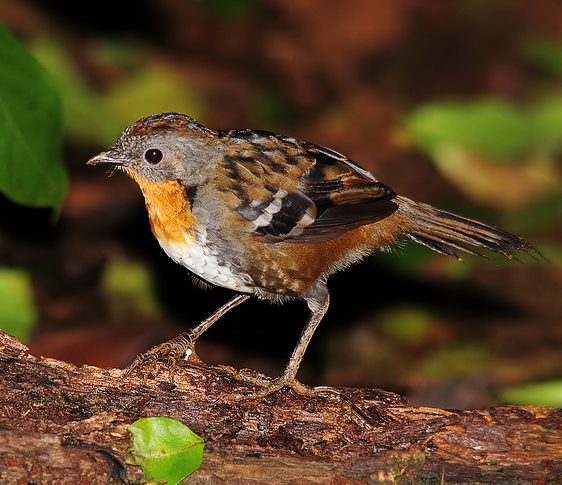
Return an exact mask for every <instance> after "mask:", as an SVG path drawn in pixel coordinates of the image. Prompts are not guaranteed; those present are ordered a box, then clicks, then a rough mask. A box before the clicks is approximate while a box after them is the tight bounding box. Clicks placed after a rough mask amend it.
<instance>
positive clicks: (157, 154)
mask: <svg viewBox="0 0 562 485" xmlns="http://www.w3.org/2000/svg"><path fill="white" fill-rule="evenodd" d="M162 156H163V155H162V152H161V151H160V150H158V148H151V149H150V150H147V151H146V152H144V159H145V160H146V161H147V162H148V163H152V164H153V165H156V164H157V163H160V161H161V160H162Z"/></svg>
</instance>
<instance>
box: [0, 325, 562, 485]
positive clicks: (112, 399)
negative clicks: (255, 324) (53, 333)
mask: <svg viewBox="0 0 562 485" xmlns="http://www.w3.org/2000/svg"><path fill="white" fill-rule="evenodd" d="M249 390H251V389H250V386H248V385H247V384H245V383H243V382H241V381H239V380H236V379H235V378H233V377H232V373H231V372H229V370H228V369H227V368H214V367H213V368H210V367H207V366H204V365H203V364H186V365H183V366H182V367H181V368H180V369H178V371H177V372H176V373H175V375H174V379H173V383H172V382H171V381H170V379H169V374H168V371H167V369H166V366H165V365H164V364H160V363H158V364H156V365H155V366H154V368H153V369H152V370H151V371H150V373H149V375H147V376H145V379H144V382H143V378H142V376H138V375H131V376H129V377H126V378H125V377H124V376H123V373H122V371H121V370H119V369H99V368H96V367H89V366H84V367H81V368H77V367H75V366H73V365H70V364H67V363H64V362H60V361H57V360H53V359H43V358H38V357H34V356H32V355H29V353H28V350H27V348H26V347H25V346H23V345H22V344H21V343H20V342H19V341H18V340H17V339H15V338H13V337H10V336H8V335H6V334H1V333H0V483H1V484H3V485H4V484H32V483H37V484H39V483H41V484H46V483H49V484H58V483H65V484H66V483H69V484H98V483H106V482H107V481H108V480H109V479H113V480H114V482H113V483H119V481H123V482H127V483H143V477H142V472H141V470H140V468H139V467H136V466H131V465H128V464H126V463H125V456H126V450H127V446H128V441H129V436H128V433H127V426H128V425H129V424H131V423H132V422H133V421H135V420H137V419H139V418H141V417H146V416H168V417H172V418H175V419H178V420H180V421H182V422H183V423H185V424H186V425H187V426H189V427H190V428H191V429H192V430H193V431H195V432H196V433H197V434H199V435H200V436H202V437H203V438H204V440H205V443H206V445H205V454H204V459H203V464H202V466H201V468H200V469H199V470H197V471H196V472H195V473H193V474H192V475H191V476H189V477H188V478H187V479H186V480H185V483H190V484H203V483H205V484H211V483H225V484H226V483H227V484H229V485H232V484H242V483H252V484H268V485H275V484H281V483H282V484H292V483H294V484H299V485H302V484H312V483H314V484H318V483H334V484H348V483H349V484H360V483H369V484H385V483H389V484H390V483H395V484H396V483H397V484H406V483H407V484H410V483H427V484H441V483H467V484H468V483H470V484H478V483H501V484H505V485H507V484H518V485H521V484H534V485H546V484H557V483H562V410H560V409H556V408H545V407H515V406H501V407H495V408H491V409H488V410H465V411H447V410H443V409H433V408H414V407H411V406H409V405H408V403H407V401H406V400H405V399H404V398H401V397H400V396H397V395H396V394H392V393H387V392H384V391H380V390H372V389H337V390H330V389H325V390H323V391H321V392H320V393H319V395H318V396H316V397H303V396H300V395H298V394H296V393H295V392H294V391H292V390H290V389H282V390H281V391H278V392H276V393H274V394H272V395H270V396H267V397H266V398H262V399H253V398H251V397H247V396H244V395H243V394H244V393H247V392H248V391H249Z"/></svg>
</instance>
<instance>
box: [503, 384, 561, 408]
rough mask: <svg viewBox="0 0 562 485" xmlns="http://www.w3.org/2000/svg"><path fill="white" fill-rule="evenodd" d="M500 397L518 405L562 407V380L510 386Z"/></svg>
mask: <svg viewBox="0 0 562 485" xmlns="http://www.w3.org/2000/svg"><path fill="white" fill-rule="evenodd" d="M499 397H500V400H501V401H502V402H505V403H509V404H514V405H518V406H556V407H562V380H558V381H550V382H536V383H533V384H526V385H524V386H517V387H510V388H507V389H504V390H503V391H502V392H501V393H500V396H499Z"/></svg>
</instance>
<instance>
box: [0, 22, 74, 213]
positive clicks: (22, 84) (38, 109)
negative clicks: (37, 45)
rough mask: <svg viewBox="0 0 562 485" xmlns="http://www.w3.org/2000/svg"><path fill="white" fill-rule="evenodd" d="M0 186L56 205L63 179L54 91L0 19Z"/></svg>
mask: <svg viewBox="0 0 562 485" xmlns="http://www.w3.org/2000/svg"><path fill="white" fill-rule="evenodd" d="M0 79H1V80H2V82H0V191H1V192H3V193H4V194H5V195H6V196H7V197H8V198H10V199H12V200H13V201H15V202H17V203H20V204H24V205H30V206H44V207H53V208H55V209H56V210H60V208H61V205H62V202H63V200H64V197H65V195H66V191H67V186H68V179H67V173H66V170H65V168H64V165H63V162H62V157H61V150H62V120H61V107H60V99H59V95H58V91H57V89H56V87H55V85H54V83H53V81H52V79H51V78H50V76H49V75H48V73H47V71H46V70H45V69H43V67H42V66H41V65H40V64H39V63H38V62H37V61H36V60H35V59H34V58H33V57H32V56H31V55H30V54H29V52H28V51H27V49H26V48H25V47H23V46H22V45H21V44H20V43H19V42H18V41H17V40H16V39H15V38H14V37H13V36H12V34H11V33H10V32H9V31H8V30H7V29H6V28H5V27H4V26H2V25H1V24H0Z"/></svg>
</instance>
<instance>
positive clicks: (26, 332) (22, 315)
mask: <svg viewBox="0 0 562 485" xmlns="http://www.w3.org/2000/svg"><path fill="white" fill-rule="evenodd" d="M0 301H1V302H3V303H2V304H1V305H0V328H1V329H2V330H3V331H4V332H6V333H9V334H10V335H14V336H15V337H18V338H19V339H20V340H21V341H23V342H29V339H30V337H31V334H32V332H33V329H34V328H35V326H36V324H37V320H38V316H37V311H36V309H35V304H34V301H33V292H32V288H31V281H30V278H29V275H28V274H27V273H26V272H25V271H24V270H21V269H9V268H0Z"/></svg>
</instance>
